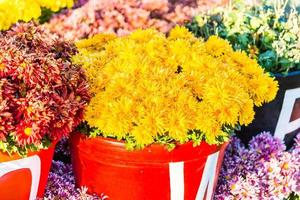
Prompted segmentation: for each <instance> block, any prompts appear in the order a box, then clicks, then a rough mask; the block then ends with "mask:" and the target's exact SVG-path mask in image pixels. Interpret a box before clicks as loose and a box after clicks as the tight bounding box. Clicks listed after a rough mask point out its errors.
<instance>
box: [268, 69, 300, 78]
mask: <svg viewBox="0 0 300 200" xmlns="http://www.w3.org/2000/svg"><path fill="white" fill-rule="evenodd" d="M271 74H272V75H273V76H275V77H283V78H285V77H290V76H297V75H300V70H298V71H293V72H289V73H288V74H287V75H284V74H281V73H275V74H274V73H271Z"/></svg>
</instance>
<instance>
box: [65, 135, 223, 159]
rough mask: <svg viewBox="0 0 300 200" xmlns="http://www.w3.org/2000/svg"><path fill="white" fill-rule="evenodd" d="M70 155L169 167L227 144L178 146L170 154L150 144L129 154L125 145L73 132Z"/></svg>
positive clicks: (204, 155) (203, 143) (112, 140)
mask: <svg viewBox="0 0 300 200" xmlns="http://www.w3.org/2000/svg"><path fill="white" fill-rule="evenodd" d="M70 142H71V145H70V146H71V152H73V153H74V152H76V151H77V152H80V154H81V155H82V156H83V157H84V158H85V159H89V160H94V161H96V162H103V160H106V161H107V160H111V161H114V160H118V162H126V163H128V164H129V163H151V164H158V163H170V162H181V161H185V162H186V161H193V160H197V159H201V157H207V156H208V155H210V154H213V153H216V152H219V151H220V150H221V149H224V148H226V146H227V144H228V143H224V144H221V145H209V144H207V143H206V142H205V141H202V142H201V143H200V145H198V146H196V147H194V146H193V142H192V141H189V142H187V143H184V144H178V145H176V146H175V148H174V149H173V150H171V151H168V150H167V148H166V146H164V145H160V144H151V145H149V146H146V147H145V148H143V149H140V150H133V151H128V150H127V149H126V147H125V142H124V141H118V140H116V139H112V138H104V137H103V136H98V137H95V138H89V137H88V136H86V135H84V134H82V133H80V132H75V133H73V134H71V138H70Z"/></svg>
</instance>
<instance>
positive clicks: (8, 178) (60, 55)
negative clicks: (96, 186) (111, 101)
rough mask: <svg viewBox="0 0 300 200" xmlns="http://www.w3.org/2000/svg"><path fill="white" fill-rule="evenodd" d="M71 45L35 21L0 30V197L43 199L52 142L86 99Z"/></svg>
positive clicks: (65, 131)
mask: <svg viewBox="0 0 300 200" xmlns="http://www.w3.org/2000/svg"><path fill="white" fill-rule="evenodd" d="M75 53H76V49H75V46H73V45H70V44H68V43H65V42H62V41H60V40H58V38H56V37H55V35H51V34H49V33H48V32H47V31H46V30H43V29H41V28H39V27H37V26H35V25H34V24H33V23H29V24H17V25H16V26H14V27H13V28H12V29H10V30H8V31H3V32H0V196H1V199H12V200H23V199H24V200H26V199H30V200H33V199H35V198H36V197H37V196H38V197H42V196H43V192H44V188H45V184H46V182H47V178H48V172H49V169H50V165H51V161H52V156H53V150H54V146H55V143H56V142H57V141H58V140H60V139H61V138H62V137H63V136H67V135H68V134H69V133H70V132H71V131H72V129H73V128H74V127H76V126H77V125H78V124H79V123H80V121H81V119H82V117H83V110H84V106H85V104H86V103H87V101H88V100H89V95H88V88H87V82H86V80H85V76H84V73H83V71H82V70H81V68H80V67H78V66H76V65H73V64H72V62H71V60H70V58H71V56H72V55H74V54H75Z"/></svg>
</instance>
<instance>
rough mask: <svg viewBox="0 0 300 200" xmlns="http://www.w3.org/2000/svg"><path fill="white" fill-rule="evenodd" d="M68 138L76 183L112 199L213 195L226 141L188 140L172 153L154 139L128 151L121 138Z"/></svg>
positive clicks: (180, 199)
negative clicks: (194, 145)
mask: <svg viewBox="0 0 300 200" xmlns="http://www.w3.org/2000/svg"><path fill="white" fill-rule="evenodd" d="M70 141H71V155H72V163H73V168H74V174H75V179H76V183H77V186H87V187H88V188H89V192H90V193H95V194H98V195H100V194H101V193H104V194H105V195H107V196H108V197H109V198H110V199H112V200H128V199H130V200H142V199H149V200H152V199H153V200H154V199H155V200H160V199H161V200H168V199H170V200H195V199H197V200H202V199H212V195H213V192H214V189H215V186H216V184H217V179H218V173H219V171H220V168H221V164H222V160H223V156H224V151H225V148H226V146H227V144H224V145H221V146H216V145H208V144H207V143H205V142H202V143H201V144H200V146H197V147H193V144H192V143H191V142H189V143H186V144H183V145H178V146H176V148H175V149H174V150H172V151H171V152H169V151H168V150H166V148H165V147H163V146H161V145H157V144H153V145H150V146H149V147H146V148H145V149H143V150H139V151H127V150H126V149H125V144H124V143H123V142H119V141H116V140H113V139H107V138H103V137H97V138H92V139H90V138H87V137H86V136H85V135H83V134H80V133H75V134H73V135H72V136H71V140H70Z"/></svg>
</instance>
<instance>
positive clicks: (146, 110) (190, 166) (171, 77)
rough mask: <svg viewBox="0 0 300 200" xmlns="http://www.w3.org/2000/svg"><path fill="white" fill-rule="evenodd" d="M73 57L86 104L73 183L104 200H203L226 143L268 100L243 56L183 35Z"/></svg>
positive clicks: (75, 140)
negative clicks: (83, 78) (84, 84)
mask: <svg viewBox="0 0 300 200" xmlns="http://www.w3.org/2000/svg"><path fill="white" fill-rule="evenodd" d="M77 47H78V50H79V53H78V54H77V55H76V56H74V57H73V62H74V63H76V64H78V65H81V66H82V67H83V68H84V70H85V71H86V75H87V78H88V81H89V83H90V92H91V95H92V98H91V101H90V103H89V105H88V106H87V109H86V113H85V121H86V123H84V124H82V125H81V126H80V128H79V131H78V132H77V133H75V134H72V136H71V153H72V162H73V166H74V173H75V178H76V181H77V185H78V186H82V185H85V186H87V187H88V188H89V192H91V193H97V194H101V193H105V194H106V195H108V196H109V197H110V198H111V199H118V200H122V199H124V200H125V199H126V200H127V199H132V200H140V199H164V200H165V199H171V200H175V199H176V200H177V199H178V200H183V199H185V200H194V199H211V198H212V195H213V191H214V187H215V185H216V181H217V178H218V172H219V168H220V165H221V163H222V158H223V153H224V149H225V147H226V144H227V142H228V141H229V140H230V136H231V134H233V132H234V130H235V128H237V127H238V126H239V125H247V124H249V123H250V122H251V121H252V120H253V117H254V111H253V108H254V106H255V105H257V106H259V105H261V104H262V103H264V102H269V101H271V100H272V99H273V98H274V97H275V95H276V92H277V87H278V86H277V82H276V81H274V80H273V78H271V77H270V76H269V74H267V73H264V71H263V70H262V68H261V67H260V66H259V65H258V64H257V63H256V62H255V61H254V60H252V59H250V58H248V57H247V55H246V54H244V53H242V52H234V51H233V50H232V48H231V46H230V45H229V44H228V42H226V41H225V40H223V39H219V38H218V37H216V36H213V37H211V38H210V39H209V40H208V41H207V42H203V41H200V40H198V39H197V38H195V37H194V36H193V35H192V33H190V32H188V30H187V29H185V28H183V27H176V28H174V29H173V30H171V32H170V33H169V35H168V36H165V35H164V34H162V33H159V32H157V31H155V30H152V29H149V30H137V31H135V32H133V33H131V34H130V35H127V36H122V37H116V36H115V35H108V34H100V35H96V36H94V37H92V38H90V39H85V40H81V41H78V42H77Z"/></svg>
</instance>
